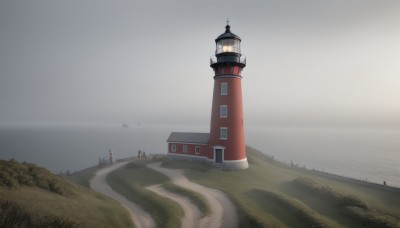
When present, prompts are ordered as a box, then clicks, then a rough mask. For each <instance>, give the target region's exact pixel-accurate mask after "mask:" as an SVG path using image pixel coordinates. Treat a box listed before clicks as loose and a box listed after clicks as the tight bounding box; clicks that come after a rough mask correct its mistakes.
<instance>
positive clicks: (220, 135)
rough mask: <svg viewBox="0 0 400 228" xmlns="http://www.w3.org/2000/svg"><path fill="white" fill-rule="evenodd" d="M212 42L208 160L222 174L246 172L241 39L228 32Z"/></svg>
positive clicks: (243, 64)
mask: <svg viewBox="0 0 400 228" xmlns="http://www.w3.org/2000/svg"><path fill="white" fill-rule="evenodd" d="M225 29H226V30H225V33H223V34H221V35H220V36H218V37H217V39H215V43H216V50H215V55H213V56H212V57H211V60H210V66H211V68H213V70H214V92H213V101H212V111H211V126H210V140H209V151H208V157H207V158H208V160H209V161H212V162H213V164H214V165H216V166H222V167H223V168H224V169H225V170H239V169H246V168H248V166H249V165H248V163H247V157H246V148H245V141H244V126H243V124H244V123H243V102H242V70H243V68H244V67H245V66H246V57H245V56H244V55H242V53H241V50H240V42H241V39H240V37H239V36H237V35H235V34H234V33H232V32H231V30H230V26H229V24H227V25H226V27H225Z"/></svg>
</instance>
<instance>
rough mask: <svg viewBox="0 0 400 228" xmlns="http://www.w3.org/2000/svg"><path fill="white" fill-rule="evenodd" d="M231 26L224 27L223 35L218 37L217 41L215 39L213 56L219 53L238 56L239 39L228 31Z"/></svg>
mask: <svg viewBox="0 0 400 228" xmlns="http://www.w3.org/2000/svg"><path fill="white" fill-rule="evenodd" d="M230 28H231V26H229V25H226V26H225V29H226V31H225V33H223V34H222V35H220V36H219V37H218V38H217V39H215V43H216V44H217V49H216V51H215V54H216V55H218V54H221V53H238V54H240V38H239V36H237V35H235V34H233V33H232V32H231V30H230Z"/></svg>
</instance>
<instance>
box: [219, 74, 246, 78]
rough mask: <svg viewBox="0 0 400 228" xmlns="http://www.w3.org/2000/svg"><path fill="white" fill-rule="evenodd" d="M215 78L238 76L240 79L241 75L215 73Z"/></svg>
mask: <svg viewBox="0 0 400 228" xmlns="http://www.w3.org/2000/svg"><path fill="white" fill-rule="evenodd" d="M216 78H239V79H242V76H240V75H234V74H233V75H229V74H219V75H215V76H214V79H216Z"/></svg>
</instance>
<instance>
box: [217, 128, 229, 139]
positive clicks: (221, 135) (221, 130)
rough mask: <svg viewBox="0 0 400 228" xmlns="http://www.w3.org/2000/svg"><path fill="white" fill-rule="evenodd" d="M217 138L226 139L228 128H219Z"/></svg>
mask: <svg viewBox="0 0 400 228" xmlns="http://www.w3.org/2000/svg"><path fill="white" fill-rule="evenodd" d="M219 139H228V128H227V127H220V128H219Z"/></svg>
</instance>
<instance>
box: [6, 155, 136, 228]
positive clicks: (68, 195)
mask: <svg viewBox="0 0 400 228" xmlns="http://www.w3.org/2000/svg"><path fill="white" fill-rule="evenodd" d="M132 226H133V224H132V222H131V220H130V216H129V214H128V212H127V211H126V210H125V209H124V208H123V207H122V206H121V205H119V204H118V203H117V202H115V201H114V200H111V199H109V198H107V197H105V196H102V195H101V194H97V193H95V192H93V191H91V190H89V189H87V188H84V187H81V186H78V185H75V184H72V183H70V182H68V181H66V180H64V179H63V178H62V177H59V176H56V175H54V174H52V173H50V172H49V171H48V170H46V169H44V168H41V167H38V166H36V165H34V164H28V163H19V162H17V161H15V160H10V161H3V160H0V227H40V228H42V227H65V228H67V227H132Z"/></svg>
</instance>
